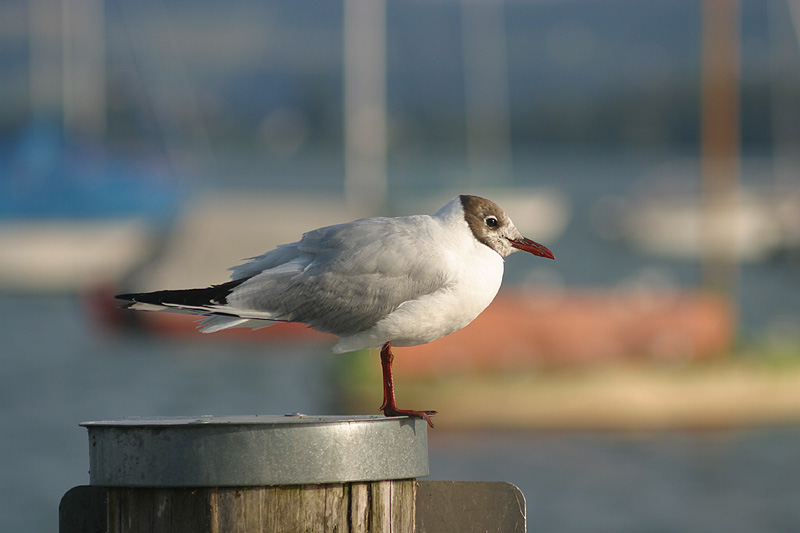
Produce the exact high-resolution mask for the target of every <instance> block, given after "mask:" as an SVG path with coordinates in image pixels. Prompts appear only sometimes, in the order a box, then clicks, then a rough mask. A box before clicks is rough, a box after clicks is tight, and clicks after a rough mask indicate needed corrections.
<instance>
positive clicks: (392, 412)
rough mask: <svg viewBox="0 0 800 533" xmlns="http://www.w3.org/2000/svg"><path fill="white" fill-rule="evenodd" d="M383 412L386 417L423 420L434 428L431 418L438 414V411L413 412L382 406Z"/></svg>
mask: <svg viewBox="0 0 800 533" xmlns="http://www.w3.org/2000/svg"><path fill="white" fill-rule="evenodd" d="M381 411H383V414H384V415H385V416H415V417H417V418H421V419H423V420H424V421H425V422H427V423H428V425H429V426H430V427H433V420H431V417H432V416H435V415H436V413H437V411H412V410H409V409H398V408H397V407H393V406H391V405H383V406H381Z"/></svg>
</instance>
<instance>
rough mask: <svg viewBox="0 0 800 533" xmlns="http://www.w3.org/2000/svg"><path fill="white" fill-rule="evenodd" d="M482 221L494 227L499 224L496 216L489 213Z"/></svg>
mask: <svg viewBox="0 0 800 533" xmlns="http://www.w3.org/2000/svg"><path fill="white" fill-rule="evenodd" d="M483 222H484V224H486V225H487V226H489V227H490V228H496V227H497V226H499V225H500V223H499V222H498V221H497V217H496V216H494V215H489V216H488V217H486V218H484V219H483Z"/></svg>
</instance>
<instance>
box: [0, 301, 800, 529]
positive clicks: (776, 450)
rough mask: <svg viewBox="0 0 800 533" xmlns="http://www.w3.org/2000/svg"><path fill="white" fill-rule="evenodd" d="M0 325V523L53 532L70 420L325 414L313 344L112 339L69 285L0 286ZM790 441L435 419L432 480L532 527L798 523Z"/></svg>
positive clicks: (72, 475) (76, 451)
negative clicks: (508, 493) (494, 503)
mask: <svg viewBox="0 0 800 533" xmlns="http://www.w3.org/2000/svg"><path fill="white" fill-rule="evenodd" d="M0 324H2V326H0V327H1V328H2V329H0V333H1V334H0V337H2V353H1V355H0V428H1V429H0V431H1V432H2V434H0V457H2V468H0V491H1V492H0V531H54V530H56V528H57V516H58V514H57V513H58V502H59V500H60V498H61V496H62V495H63V494H64V493H65V492H66V491H67V490H68V489H69V488H71V487H73V486H76V485H81V484H86V483H88V446H87V437H86V431H85V430H84V429H82V428H80V427H78V423H79V422H81V421H86V420H100V419H104V418H117V417H125V416H151V415H197V414H218V415H229V414H253V413H272V414H280V413H288V412H298V411H299V412H305V413H320V414H331V413H335V412H336V408H335V407H334V405H335V401H334V398H335V391H334V390H333V388H332V379H331V378H330V371H331V369H332V365H333V363H334V361H335V359H334V356H333V355H331V354H330V352H329V351H328V350H327V349H326V348H324V347H322V348H320V347H316V348H308V347H305V348H304V347H297V346H293V347H291V348H290V347H287V346H270V345H255V344H227V343H219V342H216V341H214V340H213V338H209V339H208V340H207V341H206V340H205V338H204V341H205V342H203V343H198V342H177V341H164V340H157V339H143V338H136V337H114V336H109V335H108V334H103V333H100V332H98V331H96V330H95V329H93V327H92V326H91V325H89V324H88V323H87V321H86V320H85V316H84V313H83V311H82V308H81V305H80V303H79V301H77V300H76V299H73V298H69V297H42V298H24V297H12V296H2V297H0ZM376 394H378V393H376ZM376 407H377V406H376ZM798 450H800V428H765V429H757V430H749V431H729V432H714V433H656V434H641V435H638V434H637V435H631V434H627V435H617V434H558V433H539V432H519V433H503V432H448V431H447V430H446V429H445V428H437V429H436V430H433V431H431V432H430V461H431V478H432V479H453V480H504V481H509V482H512V483H515V484H516V485H518V486H519V487H520V488H521V489H522V490H523V492H524V493H525V495H526V498H527V505H528V516H529V531H537V532H556V531H557V532H564V531H593V532H594V531H609V532H611V531H614V532H619V531H632V532H633V531H653V532H660V531H663V532H679V531H680V532H705V531H708V532H711V531H727V532H743V533H744V532H753V531H759V532H773V531H774V532H785V531H797V530H800V506H799V505H798V503H800V457H798V456H799V455H800V454H799V453H798Z"/></svg>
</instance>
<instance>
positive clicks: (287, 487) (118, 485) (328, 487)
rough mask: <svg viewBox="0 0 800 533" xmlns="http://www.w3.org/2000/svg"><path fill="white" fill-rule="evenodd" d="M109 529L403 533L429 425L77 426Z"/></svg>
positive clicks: (247, 422) (244, 420) (297, 419)
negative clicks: (85, 438)
mask: <svg viewBox="0 0 800 533" xmlns="http://www.w3.org/2000/svg"><path fill="white" fill-rule="evenodd" d="M81 425H83V426H85V427H86V428H88V430H89V444H90V446H89V450H90V451H89V468H90V484H91V485H93V486H99V487H105V488H106V489H107V528H108V531H110V532H120V533H121V532H132V531H154V530H155V531H196V532H200V531H209V532H212V531H213V532H223V531H351V532H357V531H364V532H366V531H370V532H378V531H386V532H388V531H412V530H413V527H414V520H415V517H414V500H415V489H416V485H415V483H414V479H415V478H417V477H419V476H426V475H428V446H427V425H426V424H425V422H424V421H421V420H418V419H412V418H396V419H391V418H385V417H382V416H359V417H336V416H325V417H312V416H302V415H290V416H233V417H215V416H204V417H197V418H185V417H181V418H140V419H125V420H111V421H102V422H86V423H84V424H81Z"/></svg>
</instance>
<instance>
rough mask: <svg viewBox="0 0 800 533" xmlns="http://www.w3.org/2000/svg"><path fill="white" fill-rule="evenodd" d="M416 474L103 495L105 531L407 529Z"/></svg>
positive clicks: (361, 532) (358, 532)
mask: <svg viewBox="0 0 800 533" xmlns="http://www.w3.org/2000/svg"><path fill="white" fill-rule="evenodd" d="M415 491H416V484H415V481H414V480H413V479H404V480H391V481H364V482H352V483H326V484H315V485H284V486H277V487H211V488H152V489H149V488H130V487H124V488H123V487H113V488H109V489H108V492H107V502H108V503H107V513H108V515H107V531H109V533H129V532H138V531H141V532H145V531H169V532H175V533H176V532H183V531H186V532H198V531H209V532H215V533H217V532H219V533H223V532H236V531H241V532H251V531H264V532H273V531H287V532H293V531H307V532H316V531H319V532H324V531H336V532H339V533H347V532H350V533H367V532H373V531H375V532H378V531H385V532H389V531H391V532H402V531H412V530H413V525H414V520H415V514H414V502H415Z"/></svg>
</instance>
